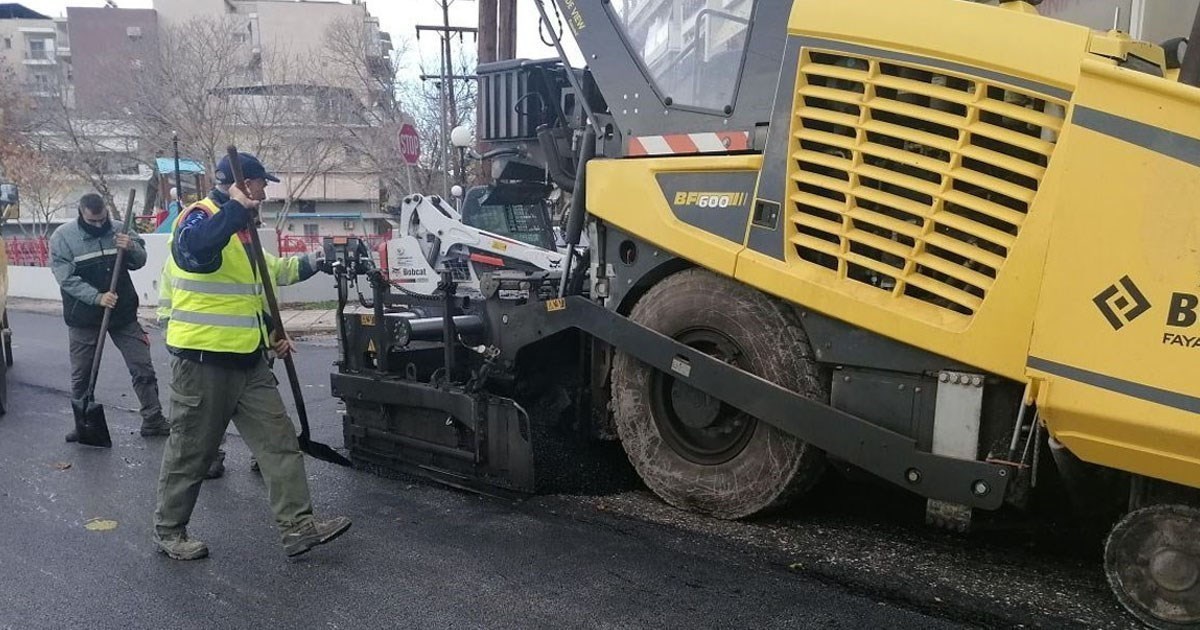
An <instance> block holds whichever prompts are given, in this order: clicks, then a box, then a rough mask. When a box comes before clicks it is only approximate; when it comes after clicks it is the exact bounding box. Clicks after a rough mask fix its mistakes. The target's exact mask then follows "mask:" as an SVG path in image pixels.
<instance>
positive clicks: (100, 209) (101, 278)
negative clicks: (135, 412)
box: [50, 193, 170, 442]
mask: <svg viewBox="0 0 1200 630" xmlns="http://www.w3.org/2000/svg"><path fill="white" fill-rule="evenodd" d="M125 219H126V220H129V219H130V217H125ZM119 250H124V252H125V256H124V263H125V264H124V267H117V266H116V260H117V252H118V251H119ZM50 259H51V263H50V266H51V269H52V270H53V272H54V278H55V280H57V281H58V284H59V287H60V289H61V290H62V297H63V319H65V320H66V322H67V329H68V335H67V336H68V339H69V340H70V349H71V393H72V396H73V398H74V399H76V400H82V399H84V398H86V397H87V396H88V393H89V374H90V373H91V368H92V359H93V358H94V356H95V353H96V349H97V340H98V339H99V334H100V328H101V322H102V321H103V320H104V313H105V309H112V313H111V314H110V315H109V328H108V335H109V337H110V338H111V339H112V341H113V344H114V345H116V346H117V349H118V350H120V351H121V356H122V357H124V358H125V365H126V367H128V368H129V374H130V376H131V377H132V378H133V391H134V393H136V394H137V397H138V401H139V402H140V403H141V415H142V427H141V434H142V435H143V436H146V437H149V436H156V435H167V434H168V433H169V432H170V431H169V429H168V427H167V422H166V420H165V419H164V418H163V413H162V403H161V402H159V399H158V379H157V378H156V377H155V375H154V365H153V364H152V363H151V361H150V340H149V338H148V337H147V336H146V331H145V330H143V329H142V326H141V324H139V323H138V320H137V312H138V295H137V290H136V289H135V288H134V286H133V280H132V279H131V278H130V276H129V270H130V269H140V268H141V267H142V266H143V265H145V264H146V249H145V245H144V243H143V242H142V239H141V238H140V237H139V236H137V234H136V233H132V234H128V233H126V230H124V229H122V228H121V225H120V224H114V223H113V221H112V219H111V218H110V217H109V213H108V207H107V206H106V205H105V203H104V199H103V198H101V197H100V195H97V194H95V193H89V194H86V195H84V196H83V197H82V198H80V200H79V217H78V218H77V219H76V220H75V221H74V222H72V223H67V224H64V225H62V226H61V227H59V228H58V229H57V230H55V231H54V235H53V236H51V237H50ZM114 270H115V272H116V274H117V275H116V285H115V286H116V290H115V291H111V290H110V289H111V287H112V284H111V282H112V279H113V278H112V276H113V273H114ZM78 439H79V436H78V434H77V432H76V431H74V430H72V431H71V432H70V433H68V434H67V441H68V442H75V441H77V440H78Z"/></svg>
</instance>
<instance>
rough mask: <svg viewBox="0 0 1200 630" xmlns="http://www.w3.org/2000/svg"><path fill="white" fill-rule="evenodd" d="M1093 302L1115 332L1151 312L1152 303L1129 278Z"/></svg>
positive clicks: (1120, 281) (1126, 277)
mask: <svg viewBox="0 0 1200 630" xmlns="http://www.w3.org/2000/svg"><path fill="white" fill-rule="evenodd" d="M1092 302H1094V303H1095V304H1096V308H1098V309H1100V314H1102V315H1104V319H1106V320H1108V323H1109V325H1111V326H1112V327H1113V330H1121V329H1122V328H1124V327H1125V324H1128V323H1129V322H1132V321H1133V320H1135V319H1137V318H1138V316H1140V315H1141V314H1142V313H1145V312H1146V311H1148V310H1150V301H1149V300H1147V299H1146V296H1145V295H1144V294H1143V293H1142V290H1141V289H1139V288H1138V287H1137V285H1136V284H1134V283H1133V280H1130V279H1129V276H1125V277H1124V278H1121V279H1120V280H1118V281H1117V283H1116V284H1114V285H1112V286H1111V287H1108V288H1107V289H1105V290H1103V291H1101V292H1100V295H1097V296H1096V297H1094V298H1092Z"/></svg>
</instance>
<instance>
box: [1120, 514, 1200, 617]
mask: <svg viewBox="0 0 1200 630" xmlns="http://www.w3.org/2000/svg"><path fill="white" fill-rule="evenodd" d="M1104 571H1105V573H1106V574H1107V576H1108V584H1109V586H1111V587H1112V590H1113V594H1114V595H1116V597H1117V601H1119V602H1120V603H1121V605H1122V606H1124V607H1125V609H1126V610H1128V611H1129V612H1130V613H1131V614H1133V616H1135V617H1137V618H1138V620H1139V621H1141V622H1142V623H1144V624H1146V625H1147V626H1149V627H1151V628H1159V629H1162V630H1181V629H1184V628H1200V509H1197V508H1195V507H1192V506H1187V505H1176V504H1163V505H1154V506H1151V507H1146V508H1142V509H1139V510H1135V511H1133V512H1130V513H1129V514H1127V515H1125V517H1124V518H1123V519H1121V521H1120V522H1119V523H1117V524H1116V526H1114V527H1113V529H1112V532H1111V533H1110V534H1109V536H1108V540H1106V541H1105V543H1104Z"/></svg>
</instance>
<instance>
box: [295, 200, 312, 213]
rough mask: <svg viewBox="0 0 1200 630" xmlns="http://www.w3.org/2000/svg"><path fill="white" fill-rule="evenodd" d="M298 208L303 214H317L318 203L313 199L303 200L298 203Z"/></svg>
mask: <svg viewBox="0 0 1200 630" xmlns="http://www.w3.org/2000/svg"><path fill="white" fill-rule="evenodd" d="M296 208H297V210H299V211H300V212H301V213H303V214H316V212H317V202H316V201H314V200H312V199H301V200H300V201H297V202H296Z"/></svg>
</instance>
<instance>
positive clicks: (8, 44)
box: [4, 37, 12, 50]
mask: <svg viewBox="0 0 1200 630" xmlns="http://www.w3.org/2000/svg"><path fill="white" fill-rule="evenodd" d="M4 49H5V50H12V38H11V37H5V38H4Z"/></svg>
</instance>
